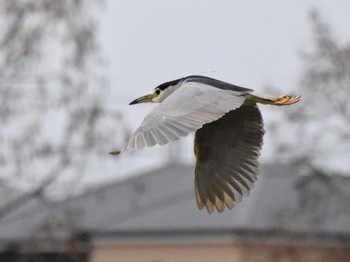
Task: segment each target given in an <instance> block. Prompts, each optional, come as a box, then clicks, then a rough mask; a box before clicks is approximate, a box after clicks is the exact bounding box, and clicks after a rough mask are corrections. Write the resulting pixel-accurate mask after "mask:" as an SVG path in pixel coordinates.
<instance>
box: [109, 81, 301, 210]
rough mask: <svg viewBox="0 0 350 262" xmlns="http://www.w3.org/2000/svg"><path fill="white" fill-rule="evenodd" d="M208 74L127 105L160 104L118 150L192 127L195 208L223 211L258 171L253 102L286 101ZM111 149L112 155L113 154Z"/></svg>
mask: <svg viewBox="0 0 350 262" xmlns="http://www.w3.org/2000/svg"><path fill="white" fill-rule="evenodd" d="M299 98H300V97H299V96H291V95H285V96H279V97H277V98H274V97H270V96H267V95H265V94H258V93H256V92H254V91H253V90H252V89H248V88H244V87H240V86H236V85H232V84H229V83H225V82H222V81H219V80H216V79H213V78H209V77H205V76H198V75H192V76H187V77H183V78H180V79H177V80H173V81H170V82H166V83H164V84H161V85H159V86H157V87H156V88H155V89H154V90H153V91H152V92H151V93H150V94H148V95H146V96H142V97H140V98H138V99H136V100H134V101H132V102H131V103H130V105H133V104H138V103H146V102H151V103H160V104H159V105H158V106H156V107H155V108H154V109H153V110H152V111H151V112H150V113H149V114H148V115H147V116H146V117H145V119H144V120H143V122H142V123H141V125H140V127H139V128H137V129H136V131H135V133H134V134H133V135H132V137H131V138H130V140H129V142H128V144H127V146H126V147H125V148H124V150H123V151H131V150H134V149H142V148H144V147H151V146H154V145H157V144H158V145H164V144H167V143H169V142H171V141H174V140H177V139H179V138H181V137H184V136H186V135H188V134H189V133H191V132H194V131H196V133H195V139H194V153H195V156H196V167H195V195H196V199H197V204H198V207H199V209H203V208H204V207H206V209H207V210H208V212H209V213H212V212H214V211H215V209H216V210H217V211H219V212H222V211H223V210H224V208H225V205H226V206H227V207H228V208H233V207H234V204H235V202H238V201H240V200H241V199H242V196H248V194H249V192H250V190H252V189H253V186H254V182H255V181H256V180H257V175H258V172H259V163H258V157H259V154H260V150H261V147H262V143H263V135H264V128H263V120H262V117H261V113H260V111H259V109H258V107H257V105H256V104H257V103H262V104H270V105H279V106H282V105H291V104H294V103H296V102H298V101H299ZM119 152H120V151H113V152H111V154H118V153H119Z"/></svg>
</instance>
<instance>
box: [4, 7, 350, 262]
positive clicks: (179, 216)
mask: <svg viewBox="0 0 350 262" xmlns="http://www.w3.org/2000/svg"><path fill="white" fill-rule="evenodd" d="M0 13H1V16H0V28H1V32H2V33H1V34H0V119H1V121H0V130H1V131H0V148H1V150H0V260H1V261H202V262H203V261H213V260H215V261H282V260H283V261H330V260H331V261H348V260H347V259H348V257H349V254H350V249H349V244H350V207H349V205H348V203H349V201H350V190H349V188H350V178H349V175H350V164H349V160H348V159H350V132H349V130H350V105H349V100H350V33H349V26H348V25H349V22H350V20H349V13H350V3H349V2H348V1H346V0H337V1H332V2H330V1H326V0H317V1H316V0H306V1H302V2H301V1H298V2H297V1H295V2H291V1H277V0H270V1H264V2H263V1H261V2H257V1H223V0H222V1H209V0H204V1H196V0H188V1H175V0H168V1H162V0H151V1H112V0H84V1H83V0H62V1H54V0H14V1H0ZM189 74H203V75H207V76H211V77H214V78H218V79H220V80H224V81H227V82H230V83H233V84H236V85H240V86H244V87H248V88H252V89H254V90H256V91H261V92H266V93H270V94H272V95H282V94H291V93H292V94H301V95H302V100H301V101H300V102H299V103H298V104H296V105H295V106H292V107H283V108H277V107H269V106H261V107H260V109H261V111H262V114H263V116H264V121H265V129H266V135H265V140H264V147H263V151H262V156H261V163H262V171H261V176H260V178H259V180H258V182H257V186H256V189H255V190H254V191H253V192H252V194H251V196H250V197H249V198H247V199H244V200H243V201H242V203H239V204H238V205H237V207H235V208H234V209H233V210H232V211H228V210H226V211H225V212H224V213H223V214H215V215H208V214H206V213H205V211H198V210H197V207H196V205H195V197H194V193H193V190H194V189H193V164H194V157H193V148H192V147H193V144H192V140H193V136H189V137H187V138H185V139H182V140H181V141H179V142H176V143H172V144H170V145H166V146H163V147H155V148H151V149H145V150H143V151H140V152H131V153H126V154H122V155H120V156H118V157H113V156H111V155H109V154H108V152H110V151H111V150H112V149H115V148H122V147H123V146H124V145H125V143H126V142H127V139H128V137H129V136H130V135H131V133H132V132H133V130H135V129H136V128H137V126H138V125H139V124H140V122H141V121H142V119H143V117H144V116H145V115H146V114H147V112H148V111H149V110H151V109H152V108H153V107H154V105H148V104H146V105H137V106H132V107H131V106H128V103H129V102H130V101H132V100H133V99H135V98H137V97H139V96H142V95H144V94H146V93H148V92H150V91H151V90H152V89H153V88H154V87H156V86H157V85H159V84H161V83H163V82H166V81H169V80H173V79H176V78H180V77H183V76H185V75H189Z"/></svg>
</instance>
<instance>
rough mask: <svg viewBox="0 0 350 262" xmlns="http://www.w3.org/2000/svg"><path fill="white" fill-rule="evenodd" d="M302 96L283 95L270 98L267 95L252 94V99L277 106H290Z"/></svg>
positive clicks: (255, 101)
mask: <svg viewBox="0 0 350 262" xmlns="http://www.w3.org/2000/svg"><path fill="white" fill-rule="evenodd" d="M300 97H301V96H294V95H283V96H279V97H277V98H270V97H267V96H265V95H258V94H254V93H253V94H251V97H250V99H249V100H250V101H252V102H254V103H261V104H267V105H276V106H288V105H292V104H295V103H297V102H299V100H300Z"/></svg>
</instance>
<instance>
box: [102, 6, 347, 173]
mask: <svg viewBox="0 0 350 262" xmlns="http://www.w3.org/2000/svg"><path fill="white" fill-rule="evenodd" d="M312 8H317V9H318V10H319V11H320V13H321V15H322V17H324V18H325V20H326V21H327V22H329V23H330V24H331V26H332V28H333V30H334V33H335V35H336V36H337V37H338V38H340V39H341V40H344V41H345V40H349V39H350V31H349V24H350V16H349V14H350V2H349V1H348V0H335V1H329V0H304V1H283V0H269V1H257V0H256V1H247V0H245V1H237V0H231V1H228V0H225V1H224V0H219V1H213V0H201V1H199V0H186V1H180V0H166V1H165V0H151V1H150V0H148V1H141V0H139V1H115V0H108V1H107V5H106V8H105V13H104V18H103V21H102V27H101V30H102V31H101V42H102V48H103V52H104V55H105V57H106V58H107V60H108V62H109V66H108V78H109V79H110V84H111V85H110V86H111V93H112V96H111V97H110V99H109V101H108V103H109V104H110V105H111V106H113V107H118V108H119V109H120V110H121V111H122V112H123V113H124V115H125V119H126V121H127V123H128V124H129V125H130V128H131V129H135V128H136V127H137V125H138V124H139V123H140V122H141V120H142V118H143V117H144V116H145V114H146V113H147V112H148V111H149V110H150V109H151V108H152V107H153V105H138V106H132V107H131V106H127V104H128V103H129V102H130V101H131V100H133V99H135V98H137V97H139V96H141V95H144V94H146V93H148V92H149V91H150V90H151V89H153V88H154V87H155V86H157V85H158V84H160V83H162V82H165V81H168V80H172V79H175V78H178V77H182V76H184V75H188V74H192V73H197V72H209V71H215V73H209V74H207V75H209V76H212V77H215V78H219V79H221V80H225V81H228V82H231V83H234V84H237V85H241V86H245V87H249V88H252V89H255V90H260V91H262V90H263V88H264V86H266V85H269V84H272V85H274V86H276V87H278V88H280V90H281V94H282V93H287V94H289V93H295V89H296V87H297V84H298V75H299V74H300V72H301V65H302V64H301V62H300V58H299V57H298V52H299V51H300V50H305V49H309V48H310V46H311V44H312V41H311V40H312V35H311V26H310V23H309V19H308V14H309V11H310V10H311V9H312ZM276 95H280V94H276ZM274 110H281V108H272V107H268V108H267V109H266V108H263V109H262V111H263V114H264V118H265V122H268V121H269V117H272V116H273V111H274ZM283 110H284V109H283ZM269 111H272V113H269ZM267 132H268V130H267ZM185 141H189V142H191V140H190V138H189V139H187V140H185ZM111 146H113V145H111ZM183 147H184V151H185V153H187V154H188V156H190V155H192V148H191V147H192V145H191V143H185V145H184V146H183ZM167 150H169V147H168V148H167V146H166V147H165V149H157V148H156V149H148V150H145V152H140V153H135V154H136V155H135V154H133V155H132V156H130V157H128V156H124V159H122V160H121V162H122V165H124V169H123V170H124V171H123V172H129V171H130V170H129V167H128V166H130V164H129V161H128V159H129V158H132V159H133V165H132V166H133V167H135V168H137V167H139V166H143V165H144V161H150V159H149V158H150V157H151V158H152V161H153V162H152V161H150V162H149V166H154V165H155V163H159V162H162V161H161V160H160V159H162V157H161V155H164V153H165V152H167ZM268 151H269V143H268V141H265V144H264V149H263V153H262V158H263V160H265V161H268V160H269V159H268V155H269V153H268ZM188 156H187V158H188ZM135 159H138V160H137V161H136V162H135V161H134V160H135ZM163 159H164V157H163ZM189 159H190V160H191V158H189Z"/></svg>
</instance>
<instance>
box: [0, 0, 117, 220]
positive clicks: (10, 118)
mask: <svg viewBox="0 0 350 262" xmlns="http://www.w3.org/2000/svg"><path fill="white" fill-rule="evenodd" d="M100 5H101V1H99V0H84V1H82V0H64V1H56V0H49V1H48V0H16V1H2V2H1V5H0V14H1V18H0V21H1V28H2V34H1V35H0V118H1V121H0V130H1V133H0V146H1V151H0V183H1V184H2V185H6V186H10V187H14V188H17V189H18V188H19V189H21V190H23V192H24V193H22V194H20V195H17V196H15V197H14V198H12V199H11V200H9V201H8V202H7V203H2V206H0V218H1V216H3V215H5V214H6V213H8V212H9V211H11V210H13V209H15V208H17V207H19V206H21V205H22V204H23V203H25V202H26V201H28V200H30V199H31V198H32V197H41V198H47V197H52V196H53V195H57V194H60V195H61V196H62V195H67V194H69V193H72V192H73V193H74V192H75V191H76V189H77V185H78V182H79V181H80V179H81V178H82V177H83V176H84V175H85V174H86V173H87V171H88V170H93V172H98V171H100V172H103V164H104V163H106V161H107V162H108V161H109V160H110V159H108V151H109V150H110V149H111V147H112V144H111V143H113V142H116V140H117V139H118V136H117V135H118V132H117V128H120V127H121V115H120V114H119V113H118V111H116V110H115V109H113V108H111V107H107V106H106V104H107V102H106V97H108V85H107V82H106V78H105V76H104V75H103V70H102V69H103V66H104V61H103V59H102V58H101V55H100V53H99V44H98V41H97V32H98V31H97V29H98V27H97V26H98V23H97V21H98V15H99V12H100V9H97V8H96V7H97V6H100ZM119 135H122V134H121V132H119Z"/></svg>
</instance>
